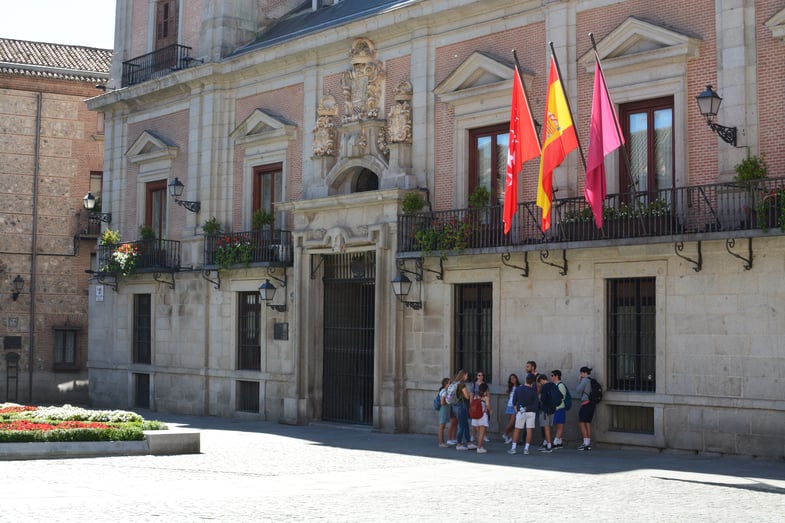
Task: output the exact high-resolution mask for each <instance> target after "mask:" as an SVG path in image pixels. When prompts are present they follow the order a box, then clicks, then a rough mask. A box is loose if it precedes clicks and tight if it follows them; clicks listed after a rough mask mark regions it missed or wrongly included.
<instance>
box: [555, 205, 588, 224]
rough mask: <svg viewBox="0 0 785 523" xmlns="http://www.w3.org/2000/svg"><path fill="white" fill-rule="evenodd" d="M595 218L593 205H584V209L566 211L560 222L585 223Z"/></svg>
mask: <svg viewBox="0 0 785 523" xmlns="http://www.w3.org/2000/svg"><path fill="white" fill-rule="evenodd" d="M593 220H594V214H592V211H591V207H584V208H583V209H571V210H569V211H567V212H565V213H564V215H563V216H562V218H561V220H560V222H561V223H583V222H589V221H593Z"/></svg>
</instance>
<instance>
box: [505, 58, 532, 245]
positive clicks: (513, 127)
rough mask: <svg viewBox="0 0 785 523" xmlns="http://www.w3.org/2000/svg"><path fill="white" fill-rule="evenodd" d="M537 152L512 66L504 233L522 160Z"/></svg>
mask: <svg viewBox="0 0 785 523" xmlns="http://www.w3.org/2000/svg"><path fill="white" fill-rule="evenodd" d="M539 155H540V142H539V140H537V131H536V130H535V129H534V120H532V115H531V111H529V102H528V100H526V91H524V90H523V82H522V81H521V75H520V73H518V67H515V75H514V77H513V81H512V107H511V108H510V138H509V145H508V149H507V181H506V184H505V187H504V217H503V218H504V234H507V233H509V232H510V227H511V226H512V217H513V216H514V215H515V212H516V211H517V210H518V175H519V174H520V172H521V169H523V164H524V163H526V162H528V161H529V160H533V159H534V158H537V157H538V156H539Z"/></svg>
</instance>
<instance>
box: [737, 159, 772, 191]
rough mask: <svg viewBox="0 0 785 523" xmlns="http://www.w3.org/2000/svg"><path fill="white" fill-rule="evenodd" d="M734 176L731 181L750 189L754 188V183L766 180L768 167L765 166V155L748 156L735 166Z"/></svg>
mask: <svg viewBox="0 0 785 523" xmlns="http://www.w3.org/2000/svg"><path fill="white" fill-rule="evenodd" d="M735 169H736V176H734V177H733V181H734V182H736V183H738V184H739V185H741V186H742V187H744V188H745V189H750V188H752V187H754V186H755V182H756V181H758V180H761V179H763V178H766V177H767V176H768V175H769V167H768V166H767V165H766V158H765V155H763V154H761V155H760V156H757V155H754V154H753V155H750V156H747V157H746V158H744V159H743V160H742V161H740V162H739V163H737V164H736V167H735Z"/></svg>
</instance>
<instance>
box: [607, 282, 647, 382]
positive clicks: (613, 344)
mask: <svg viewBox="0 0 785 523" xmlns="http://www.w3.org/2000/svg"><path fill="white" fill-rule="evenodd" d="M654 283H655V279H654V278H630V279H618V280H608V282H607V289H608V290H607V292H608V317H607V329H608V351H607V352H608V371H609V380H608V388H609V389H611V390H620V391H643V392H654V390H655V385H656V376H655V364H656V352H655V351H656V347H655V325H656V307H655V298H654V292H655V288H654Z"/></svg>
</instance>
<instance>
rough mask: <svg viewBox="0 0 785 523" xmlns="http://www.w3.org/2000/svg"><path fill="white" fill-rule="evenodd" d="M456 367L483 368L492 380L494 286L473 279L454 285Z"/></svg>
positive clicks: (488, 378)
mask: <svg viewBox="0 0 785 523" xmlns="http://www.w3.org/2000/svg"><path fill="white" fill-rule="evenodd" d="M455 305H456V306H455V355H454V356H455V357H454V361H455V370H457V369H466V370H467V371H469V372H477V371H478V370H480V371H483V372H484V374H485V381H486V382H488V383H491V382H492V381H493V376H492V363H493V362H492V360H491V355H492V354H491V353H492V350H491V341H492V339H493V319H492V313H493V308H492V307H493V286H492V285H491V284H490V283H471V284H461V285H456V286H455Z"/></svg>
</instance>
